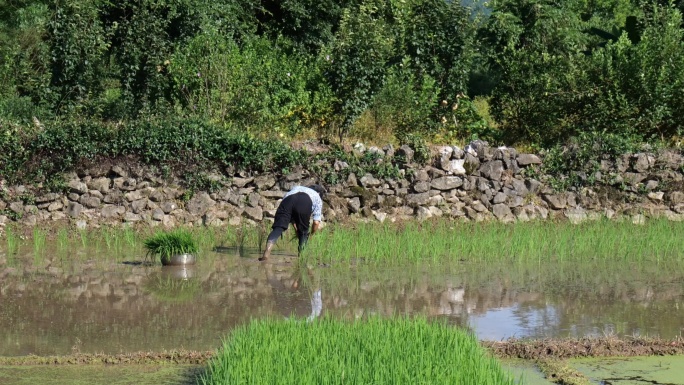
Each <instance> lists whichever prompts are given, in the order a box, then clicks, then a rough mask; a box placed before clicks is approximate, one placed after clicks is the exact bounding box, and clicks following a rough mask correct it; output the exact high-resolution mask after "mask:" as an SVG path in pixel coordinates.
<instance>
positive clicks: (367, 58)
mask: <svg viewBox="0 0 684 385" xmlns="http://www.w3.org/2000/svg"><path fill="white" fill-rule="evenodd" d="M387 11H388V10H387V5H386V4H385V3H384V2H383V1H381V0H367V1H364V2H362V3H361V4H360V5H359V6H358V9H356V8H348V9H345V11H344V14H343V16H342V21H341V22H340V29H339V31H338V33H337V35H336V36H335V39H334V40H333V42H332V44H331V46H330V47H329V48H327V49H326V53H325V56H326V59H327V60H328V67H327V68H326V72H325V74H326V77H327V80H328V82H329V83H330V85H331V87H332V90H333V92H334V94H335V96H336V104H335V106H334V113H335V114H338V115H339V116H340V119H341V123H340V125H339V130H338V132H337V134H338V137H339V139H340V141H341V140H342V138H344V136H345V135H346V134H347V133H348V131H349V129H350V127H351V126H352V124H353V123H354V121H355V120H356V119H357V118H358V117H359V116H360V115H361V113H362V112H363V111H365V110H366V109H367V108H368V106H369V104H370V102H371V100H372V99H373V96H374V95H375V93H376V92H377V91H378V90H379V89H380V88H381V87H382V84H383V81H384V77H385V72H386V69H387V64H386V63H387V62H388V61H389V59H390V58H391V56H392V49H393V44H394V41H393V37H392V35H391V33H390V32H391V29H390V28H389V25H388V20H387V19H386V18H384V17H383V16H384V15H385V14H386V12H387Z"/></svg>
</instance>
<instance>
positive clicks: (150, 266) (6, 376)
mask: <svg viewBox="0 0 684 385" xmlns="http://www.w3.org/2000/svg"><path fill="white" fill-rule="evenodd" d="M268 230H269V229H267V228H264V227H247V226H245V227H241V228H226V229H211V228H192V229H190V231H191V233H192V234H193V236H194V237H195V238H196V239H197V241H198V244H199V246H200V251H199V253H198V263H197V265H195V266H192V267H187V268H169V267H162V266H161V264H160V262H159V261H157V260H155V259H154V258H152V257H150V256H149V255H147V254H146V251H145V248H144V242H145V239H147V238H148V237H149V236H150V235H153V234H154V233H155V230H154V229H132V228H100V229H94V230H87V231H79V230H76V229H71V228H58V229H40V228H35V229H19V228H11V227H9V228H6V229H4V231H3V233H2V235H0V283H1V287H0V304H1V305H2V306H0V341H2V342H0V383H3V384H5V383H6V384H20V383H22V384H23V383H30V382H26V381H28V380H31V375H30V374H27V373H35V376H37V377H35V378H33V380H35V381H37V382H40V383H47V384H49V383H55V384H57V383H69V382H64V381H65V380H64V378H68V377H69V376H71V377H73V381H72V382H71V383H78V381H81V382H83V383H93V384H100V383H101V384H105V383H107V384H113V383H137V382H136V381H140V382H139V383H169V384H214V383H255V384H257V383H297V384H299V383H314V382H315V383H379V384H380V383H420V382H415V381H413V380H411V381H409V380H406V379H407V378H418V377H411V376H423V377H424V378H425V379H427V378H432V380H430V381H427V380H426V382H424V383H463V384H468V383H473V384H480V383H482V384H487V383H493V384H498V383H501V384H509V383H511V384H518V383H520V384H531V385H532V384H549V383H552V382H551V380H554V381H556V383H577V384H604V383H605V384H608V383H614V384H632V383H634V384H642V383H648V384H684V381H680V380H681V379H679V378H678V375H677V374H676V371H675V372H672V371H670V372H668V371H667V370H666V368H665V367H666V366H668V367H670V368H671V367H678V365H680V364H681V366H682V367H684V360H683V359H682V357H681V356H677V354H682V353H681V352H682V351H684V341H683V340H682V333H683V332H684V323H683V322H684V321H683V320H684V305H683V304H684V259H683V258H682V252H683V250H684V239H683V238H684V237H681V234H682V233H683V232H682V231H683V230H684V223H678V222H669V221H665V220H651V221H648V222H647V223H646V224H645V225H634V224H632V223H631V222H619V221H594V222H585V223H583V224H579V225H573V224H569V223H556V222H530V223H517V224H499V223H456V222H449V221H434V222H424V223H414V222H412V223H400V224H365V223H357V224H345V225H330V226H327V227H325V228H324V229H323V231H321V232H320V233H319V234H316V235H314V236H312V237H311V238H310V242H309V244H308V246H307V248H306V250H305V251H304V253H303V254H302V255H300V256H299V257H298V256H297V245H296V240H293V239H292V237H293V235H294V234H293V232H292V231H288V232H287V233H286V234H285V237H283V239H281V240H280V241H279V242H278V244H277V246H276V249H275V251H274V253H273V256H272V260H271V261H269V262H268V263H260V262H257V258H258V256H259V254H260V252H261V248H262V247H263V244H264V243H265V236H266V235H267V233H268ZM431 333H436V334H435V335H439V338H437V337H434V336H433V337H429V335H432V334H431ZM511 339H513V340H514V341H515V343H514V344H512V345H506V346H509V348H507V349H502V348H501V346H500V345H497V343H498V342H507V341H509V340H511ZM585 339H589V340H590V341H594V342H591V343H584V342H582V343H579V342H577V341H585ZM606 339H607V341H609V342H608V343H607V345H605V344H604V345H601V343H603V342H600V341H604V340H606ZM612 339H617V340H619V341H622V342H625V341H627V342H629V341H639V343H640V345H635V344H632V345H629V344H623V345H619V344H613V343H611V342H610V341H612ZM642 339H648V341H651V340H650V339H655V340H656V342H655V343H653V345H648V344H646V343H645V342H643V341H642ZM352 341H356V342H352ZM359 341H374V342H372V343H371V342H368V344H366V343H365V342H359ZM406 341H412V342H415V343H413V344H408V343H406ZM468 341H469V342H468ZM562 341H565V342H562ZM596 341H599V342H596ZM257 343H258V344H261V345H258V344H257ZM507 343H508V342H507ZM520 343H523V345H515V344H520ZM250 344H253V345H250ZM468 344H471V345H473V346H472V347H467V349H475V350H472V352H475V353H472V354H470V353H469V356H472V357H480V358H477V359H473V360H471V361H474V362H468V363H461V362H460V361H459V360H461V359H463V357H462V356H463V354H460V353H458V352H460V350H459V349H466V346H470V345H468ZM539 344H541V345H542V347H540V346H538V345H539ZM599 345H600V346H604V347H605V346H608V347H607V348H599ZM577 346H581V347H582V346H583V347H584V348H583V349H584V350H582V349H579V350H577V349H576V347H577ZM511 347H515V348H511ZM571 347H572V349H571ZM646 347H648V348H646ZM371 348H372V349H371ZM611 348H612V350H611ZM298 349H299V350H298ZM326 349H327V350H326ZM373 349H377V350H373ZM402 349H406V350H405V351H404V350H402ZM573 349H574V350H573ZM295 351H297V352H298V353H296V354H295V353H294V352H295ZM322 351H323V352H328V351H331V352H332V351H334V352H339V355H332V354H323V355H321V354H320V352H322ZM468 351H469V352H471V350H468ZM547 351H548V352H550V353H548V354H546V353H543V352H547ZM570 351H572V352H574V353H572V354H570V353H568V354H567V355H565V356H564V355H563V352H570ZM609 351H612V352H614V353H616V356H617V357H622V356H650V355H653V354H660V355H663V354H664V355H666V356H669V355H671V354H674V355H673V356H671V359H672V360H673V361H672V362H670V361H668V364H667V365H664V364H663V361H661V362H660V364H656V363H651V364H644V363H643V362H641V361H639V362H638V363H634V364H633V366H630V365H632V364H630V363H627V364H626V365H627V366H628V369H622V368H621V369H617V370H618V371H625V373H631V372H630V370H636V371H638V372H639V373H641V374H636V375H632V376H631V377H629V378H639V376H641V377H643V378H645V379H646V380H644V381H650V382H638V381H637V382H624V381H627V379H628V377H621V376H616V375H615V370H613V371H612V372H610V371H609V370H605V371H596V370H593V369H592V368H594V367H605V366H606V365H609V364H603V363H601V362H599V363H597V364H585V363H582V362H575V361H573V360H571V358H573V357H586V356H593V355H598V356H604V355H605V354H604V353H605V352H609ZM140 352H146V353H145V356H147V355H149V354H152V353H154V352H196V353H189V354H190V356H191V357H198V356H201V357H212V358H211V359H210V360H208V361H207V360H206V359H201V360H191V362H190V361H188V360H184V359H181V358H182V357H184V356H185V355H186V354H188V353H178V354H176V353H173V354H171V355H170V357H175V358H168V357H169V356H168V355H164V354H162V355H163V356H164V357H167V358H163V359H160V360H152V361H150V360H147V361H146V360H143V361H135V363H131V362H132V361H131V360H129V359H116V358H113V357H121V356H122V355H124V356H127V355H131V354H133V355H135V354H141V353H140ZM264 352H268V353H264ZM278 352H292V354H287V353H280V354H279V353H278ZM390 352H403V353H401V354H390ZM502 352H505V353H502ZM529 352H537V353H538V354H537V355H530V356H526V354H527V353H529ZM599 352H604V353H599ZM259 353H262V354H260V355H259ZM523 353H524V354H523ZM74 354H76V355H77V356H76V357H91V356H92V355H95V356H96V357H100V356H101V355H104V356H105V357H109V358H107V359H82V358H78V359H72V358H69V357H73V355H74ZM495 356H496V357H498V358H497V359H495V358H493V357H495ZM515 357H526V358H525V359H524V361H522V362H520V361H511V358H515ZM554 357H556V358H559V359H562V360H563V361H561V363H560V364H557V363H556V364H554V365H552V364H548V365H547V364H543V363H542V362H547V363H548V362H549V361H548V359H550V358H554ZM608 357H610V358H611V359H614V358H615V356H613V355H612V353H611V355H609V356H608ZM402 359H405V360H406V361H402ZM632 359H636V358H632ZM41 360H43V361H41ZM317 360H322V361H317ZM497 360H498V361H497ZM540 360H541V361H540ZM305 361H306V362H309V363H310V364H309V365H308V366H306V365H303V364H302V362H305ZM65 362H67V363H68V362H76V363H77V365H85V366H86V367H87V368H88V369H87V370H84V371H82V373H84V374H83V376H81V377H78V378H77V377H76V376H75V375H74V374H73V373H74V372H75V371H72V370H71V369H69V367H71V366H70V365H69V364H67V365H65V366H62V365H58V366H53V365H51V366H48V367H45V365H44V364H45V363H62V364H63V363H65ZM103 362H110V363H112V362H116V363H120V364H121V365H115V366H117V367H120V368H121V370H120V371H118V373H120V374H115V373H117V371H116V370H113V369H112V368H111V367H109V366H106V365H105V366H102V364H103ZM407 362H412V363H414V364H415V365H409V364H407ZM428 363H429V364H428ZM36 364H40V365H41V368H42V369H41V370H37V369H36V370H28V368H34V369H35V366H34V365H36ZM419 364H420V365H419ZM470 364H472V365H474V366H473V367H474V368H475V369H473V371H471V372H470V373H471V374H468V375H469V376H471V377H468V378H478V379H477V380H472V381H473V382H468V380H463V379H461V380H458V381H456V380H454V379H455V378H458V377H453V376H459V375H461V374H462V373H461V372H463V373H467V371H466V370H465V369H463V370H459V371H453V373H452V372H450V371H449V370H451V369H453V367H458V368H465V366H463V365H470ZM131 365H132V366H131ZM169 365H170V367H169ZM187 365H190V366H187ZM421 365H422V366H421ZM611 365H612V364H611ZM639 365H641V366H639ZM644 365H646V368H645V369H644ZM658 365H660V366H658ZM443 366H444V367H449V368H450V369H449V370H446V369H445V370H441V369H440V370H437V369H436V368H438V367H440V368H441V367H443ZM264 367H268V368H269V370H268V371H264V370H263V368H264ZM608 367H609V368H610V367H615V366H614V365H613V366H610V365H609V366H608ZM59 368H63V370H62V371H61V372H60V373H61V374H54V373H52V372H51V371H52V370H57V371H59ZM98 368H100V369H98ZM135 368H138V369H139V370H140V372H139V374H140V376H139V378H138V376H136V369H135ZM340 368H342V369H343V373H344V375H343V377H340V376H341V375H340V373H339V372H335V373H338V374H337V375H336V376H332V377H330V379H325V378H328V377H317V376H322V375H328V374H329V373H328V372H334V370H340ZM344 368H356V369H353V370H352V369H344ZM362 368H363V369H362ZM370 368H373V369H372V370H371V369H370ZM483 368H486V369H483ZM630 368H631V369H630ZM658 368H661V369H658ZM333 369H334V370H333ZM350 370H351V371H350ZM468 370H470V369H468ZM124 372H125V373H126V374H125V375H124V374H121V373H124ZM41 373H42V374H41ZM69 373H72V374H69ZM87 373H91V374H87ZM273 373H277V377H273V376H272V374H273ZM418 373H422V374H418ZM472 373H478V374H472ZM559 373H561V374H559ZM568 373H569V374H568ZM668 373H670V374H668ZM672 373H675V374H672ZM433 375H434V376H435V377H429V376H433ZM476 375H483V376H484V377H482V378H481V379H480V378H479V377H472V376H476ZM27 376H28V377H27ZM65 376H66V377H65ZM226 376H228V377H226ZM230 376H237V377H230ZM250 376H252V377H250ZM269 376H271V377H269ZM368 376H371V377H368ZM372 376H377V377H372ZM658 376H660V377H658ZM38 377H41V378H38ZM27 378H28V380H27ZM225 378H242V379H245V378H251V380H244V381H242V380H239V381H238V380H236V381H233V380H230V381H229V380H225ZM274 378H278V379H281V380H282V379H292V380H291V381H290V380H287V381H284V380H283V381H284V382H283V381H280V382H274V381H275V380H274ZM339 378H345V379H346V380H348V381H345V382H335V381H336V380H335V379H338V380H339ZM611 378H612V379H613V380H610V379H611ZM626 378H627V379H626ZM57 379H60V380H57ZM143 379H146V380H144V381H143ZM664 379H666V380H664ZM618 380H619V381H618ZM21 381H24V382H21ZM35 381H34V382H33V383H35ZM60 381H61V382H60ZM116 381H120V382H116ZM127 381H128V382H127ZM145 381H147V382H145ZM355 381H356V382H355ZM454 381H455V382H454ZM563 381H565V382H563ZM573 381H574V382H573ZM583 381H584V382H583ZM610 381H613V382H610ZM620 381H622V382H620ZM630 381H635V380H630Z"/></svg>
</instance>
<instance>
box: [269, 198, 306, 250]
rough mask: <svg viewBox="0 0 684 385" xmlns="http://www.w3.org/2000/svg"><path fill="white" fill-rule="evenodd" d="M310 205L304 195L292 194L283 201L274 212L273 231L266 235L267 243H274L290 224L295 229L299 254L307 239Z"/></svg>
mask: <svg viewBox="0 0 684 385" xmlns="http://www.w3.org/2000/svg"><path fill="white" fill-rule="evenodd" d="M312 205H313V204H312V202H311V198H309V195H307V194H306V193H297V194H293V195H290V196H288V197H286V198H285V199H283V201H282V202H280V205H279V206H278V209H277V210H276V214H275V220H274V222H273V227H272V228H273V230H272V231H271V233H270V234H269V235H268V242H273V243H275V242H276V241H277V240H278V238H279V237H280V236H281V235H282V234H283V232H284V231H285V230H287V227H288V226H289V225H290V223H292V224H294V225H295V226H296V228H297V238H299V252H300V253H301V252H302V250H303V249H304V246H306V241H307V240H308V239H309V220H310V218H311V210H312Z"/></svg>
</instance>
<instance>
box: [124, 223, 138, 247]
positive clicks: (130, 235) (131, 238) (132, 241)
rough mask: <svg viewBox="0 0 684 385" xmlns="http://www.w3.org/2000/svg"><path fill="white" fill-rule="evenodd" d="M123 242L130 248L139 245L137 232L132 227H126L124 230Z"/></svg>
mask: <svg viewBox="0 0 684 385" xmlns="http://www.w3.org/2000/svg"><path fill="white" fill-rule="evenodd" d="M123 240H124V243H125V244H126V245H128V247H136V246H137V244H138V236H137V235H136V233H135V230H133V229H131V228H130V227H125V228H124V230H123Z"/></svg>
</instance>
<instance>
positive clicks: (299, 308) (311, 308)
mask: <svg viewBox="0 0 684 385" xmlns="http://www.w3.org/2000/svg"><path fill="white" fill-rule="evenodd" d="M266 277H267V279H268V283H269V285H270V286H271V290H272V291H273V298H274V300H275V305H276V308H277V309H278V311H279V312H280V313H281V314H282V315H283V316H284V317H285V318H290V317H302V318H303V317H306V319H307V320H309V321H311V320H313V319H315V318H317V317H318V316H320V315H321V312H322V311H323V299H322V295H321V288H320V286H318V285H310V284H304V285H303V284H302V281H307V282H310V281H311V278H313V272H312V271H311V270H308V271H307V273H303V272H301V273H300V272H299V271H295V272H294V274H292V275H290V276H286V275H283V276H280V277H279V276H277V275H276V273H274V271H273V266H268V267H266ZM308 287H310V290H307V288H308Z"/></svg>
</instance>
